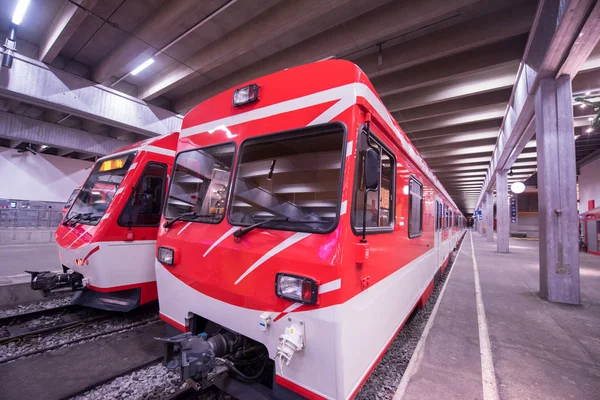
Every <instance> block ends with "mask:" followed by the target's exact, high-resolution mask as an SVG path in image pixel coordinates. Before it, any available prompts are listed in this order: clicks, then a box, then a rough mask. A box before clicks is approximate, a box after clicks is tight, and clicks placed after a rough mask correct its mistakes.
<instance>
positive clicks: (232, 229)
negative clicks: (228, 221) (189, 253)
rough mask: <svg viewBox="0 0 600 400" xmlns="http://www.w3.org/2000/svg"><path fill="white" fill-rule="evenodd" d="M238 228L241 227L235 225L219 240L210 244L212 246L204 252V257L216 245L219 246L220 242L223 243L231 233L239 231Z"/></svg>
mask: <svg viewBox="0 0 600 400" xmlns="http://www.w3.org/2000/svg"><path fill="white" fill-rule="evenodd" d="M238 229H240V228H239V227H238V226H234V227H232V228H231V229H229V230H228V231H227V232H225V233H224V234H223V235H221V237H220V238H218V239H217V240H215V242H214V243H213V244H211V245H210V247H209V248H208V250H206V252H205V253H204V255H203V256H202V257H206V256H207V255H208V253H210V252H211V251H212V249H214V248H215V247H217V246H218V245H219V243H221V242H222V241H223V240H225V239H226V238H227V237H228V236H229V235H231V234H232V233H233V232H235V231H237V230H238Z"/></svg>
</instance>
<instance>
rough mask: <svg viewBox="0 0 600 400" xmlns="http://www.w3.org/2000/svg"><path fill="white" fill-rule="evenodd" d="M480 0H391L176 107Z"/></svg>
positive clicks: (373, 42) (410, 27)
mask: <svg viewBox="0 0 600 400" xmlns="http://www.w3.org/2000/svg"><path fill="white" fill-rule="evenodd" d="M475 3H478V1H477V0H454V1H452V2H448V1H446V0H421V1H419V2H418V3H413V2H404V1H392V2H389V3H386V4H385V5H383V6H381V7H378V8H376V9H374V10H372V11H369V12H367V13H364V14H362V15H359V16H357V17H355V18H354V19H352V20H349V21H348V22H347V23H344V24H340V25H337V26H334V27H332V28H330V29H328V30H327V31H325V32H323V33H321V34H318V35H314V36H312V37H310V38H308V39H306V40H304V41H302V42H300V43H297V44H295V45H293V46H290V47H287V48H286V49H284V50H282V51H279V52H277V53H275V54H273V55H271V56H269V57H267V58H263V59H262V60H260V61H258V62H255V63H254V64H251V65H249V66H247V67H245V68H243V69H240V70H237V71H235V72H233V73H232V74H230V75H227V76H225V77H223V78H220V79H218V80H216V81H214V82H211V83H210V84H208V85H206V86H204V87H201V88H199V89H197V90H193V91H191V92H190V93H187V94H185V95H184V96H182V97H181V98H179V99H178V100H177V101H176V102H175V110H176V111H177V112H180V113H184V112H187V111H188V110H190V109H191V108H192V107H194V106H195V105H196V104H198V103H200V102H202V101H203V100H206V99H208V98H210V97H212V96H214V95H216V94H218V93H220V92H222V91H223V88H231V87H234V86H236V85H239V84H241V83H243V82H247V81H249V80H252V79H255V78H257V77H260V76H264V75H267V74H270V73H273V72H276V71H280V70H283V69H285V68H290V67H293V66H295V65H301V64H305V63H309V62H313V61H318V60H321V59H324V58H328V57H331V56H334V57H338V58H339V57H343V55H344V54H351V53H353V52H356V51H361V50H364V49H365V48H368V47H372V46H377V44H378V43H380V42H381V39H382V38H383V37H394V36H399V35H402V34H403V33H408V32H412V31H414V30H415V29H417V28H420V27H423V26H426V25H428V24H434V23H438V22H440V21H443V20H444V19H445V18H449V17H452V16H456V15H460V14H461V11H462V10H461V9H462V8H466V7H468V6H471V5H473V4H475Z"/></svg>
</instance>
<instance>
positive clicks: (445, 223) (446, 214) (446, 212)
mask: <svg viewBox="0 0 600 400" xmlns="http://www.w3.org/2000/svg"><path fill="white" fill-rule="evenodd" d="M444 229H448V205H446V204H444Z"/></svg>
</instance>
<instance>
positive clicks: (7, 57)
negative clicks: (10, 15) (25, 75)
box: [2, 23, 17, 69]
mask: <svg viewBox="0 0 600 400" xmlns="http://www.w3.org/2000/svg"><path fill="white" fill-rule="evenodd" d="M16 36H17V25H16V24H14V23H11V24H10V27H9V28H8V36H7V37H6V40H5V41H4V45H3V46H2V47H3V49H4V54H2V66H3V67H4V68H8V69H11V68H12V64H13V57H14V56H13V55H14V53H15V51H17V42H16Z"/></svg>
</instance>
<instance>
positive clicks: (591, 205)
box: [588, 200, 596, 211]
mask: <svg viewBox="0 0 600 400" xmlns="http://www.w3.org/2000/svg"><path fill="white" fill-rule="evenodd" d="M594 208H596V202H595V201H594V200H588V211H590V210H593V209H594Z"/></svg>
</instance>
